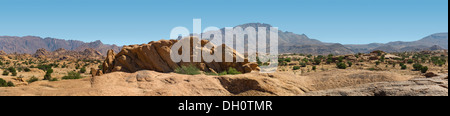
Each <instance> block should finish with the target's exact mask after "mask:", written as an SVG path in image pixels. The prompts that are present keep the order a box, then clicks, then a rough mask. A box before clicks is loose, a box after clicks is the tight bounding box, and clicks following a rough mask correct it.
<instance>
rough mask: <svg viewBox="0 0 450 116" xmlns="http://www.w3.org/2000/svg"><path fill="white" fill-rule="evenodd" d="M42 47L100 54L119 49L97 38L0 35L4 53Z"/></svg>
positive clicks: (30, 51) (0, 43) (0, 44)
mask: <svg viewBox="0 0 450 116" xmlns="http://www.w3.org/2000/svg"><path fill="white" fill-rule="evenodd" d="M41 48H44V49H46V50H49V51H55V50H57V49H60V48H64V49H66V50H75V51H83V50H85V49H87V48H92V49H94V50H97V51H99V52H100V53H102V54H106V52H107V50H109V49H113V50H114V51H120V49H121V48H120V47H118V46H117V45H107V44H103V43H102V42H101V41H99V40H97V41H94V42H88V43H86V42H83V41H78V40H63V39H56V38H41V37H36V36H24V37H16V36H0V51H4V52H6V53H15V52H17V53H27V54H33V53H35V52H36V50H38V49H41Z"/></svg>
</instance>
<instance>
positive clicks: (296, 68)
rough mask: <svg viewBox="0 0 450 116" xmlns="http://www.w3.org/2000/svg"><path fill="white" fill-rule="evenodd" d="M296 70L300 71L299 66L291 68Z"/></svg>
mask: <svg viewBox="0 0 450 116" xmlns="http://www.w3.org/2000/svg"><path fill="white" fill-rule="evenodd" d="M298 69H300V66H294V67H293V68H292V70H298Z"/></svg>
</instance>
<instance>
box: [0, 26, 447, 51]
mask: <svg viewBox="0 0 450 116" xmlns="http://www.w3.org/2000/svg"><path fill="white" fill-rule="evenodd" d="M238 26H239V27H242V28H244V29H245V28H247V27H254V28H255V29H258V28H257V27H266V28H267V33H269V29H270V27H272V26H271V25H270V24H263V23H247V24H243V25H238ZM238 26H236V27H238ZM220 31H221V32H222V34H224V32H225V29H224V28H223V29H221V30H220ZM278 36H279V38H278V39H279V40H278V44H279V46H278V47H279V49H278V52H279V53H302V54H315V55H318V54H322V55H326V54H339V55H343V54H355V53H368V52H371V51H374V50H382V51H385V52H405V51H424V50H441V49H448V33H437V34H432V35H430V36H427V37H425V38H423V39H420V40H417V41H412V42H402V41H395V42H389V43H371V44H359V45H354V44H348V45H342V44H340V43H325V42H321V41H319V40H316V39H311V38H309V37H308V36H306V35H305V34H295V33H292V32H287V31H281V30H279V31H278ZM206 39H210V38H206ZM228 41H231V40H228ZM244 41H247V37H245V38H244ZM237 43H240V42H237ZM245 43H247V44H248V45H255V46H256V45H257V43H248V42H245ZM267 43H269V42H268V41H267ZM40 48H44V49H46V50H49V51H55V50H57V49H59V48H64V49H66V50H75V51H83V50H85V49H87V48H92V49H94V50H97V51H99V52H100V53H102V54H103V55H105V54H106V52H107V50H109V49H113V50H114V51H116V52H117V51H120V49H121V48H120V47H118V46H116V45H108V44H103V43H102V42H101V41H99V40H97V41H94V42H89V43H85V42H82V41H77V40H62V39H55V38H40V37H35V36H25V37H14V36H0V51H4V52H6V53H14V52H17V53H29V54H33V53H35V52H36V50H38V49H40ZM245 48H248V46H245Z"/></svg>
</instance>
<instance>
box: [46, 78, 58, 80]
mask: <svg viewBox="0 0 450 116" xmlns="http://www.w3.org/2000/svg"><path fill="white" fill-rule="evenodd" d="M48 81H58V79H57V78H52V79H50V80H48Z"/></svg>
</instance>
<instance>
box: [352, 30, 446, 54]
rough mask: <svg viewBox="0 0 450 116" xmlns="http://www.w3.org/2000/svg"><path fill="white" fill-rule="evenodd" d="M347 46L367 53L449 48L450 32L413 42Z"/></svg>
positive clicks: (355, 50) (358, 51) (354, 50)
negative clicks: (449, 33)
mask: <svg viewBox="0 0 450 116" xmlns="http://www.w3.org/2000/svg"><path fill="white" fill-rule="evenodd" d="M345 46H346V47H347V48H350V49H351V50H352V51H353V52H356V53H367V52H370V51H373V50H383V51H385V52H406V51H424V50H440V49H448V33H436V34H432V35H429V36H427V37H424V38H422V39H420V40H417V41H411V42H403V41H394V42H389V43H386V44H382V43H371V44H360V45H345Z"/></svg>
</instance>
